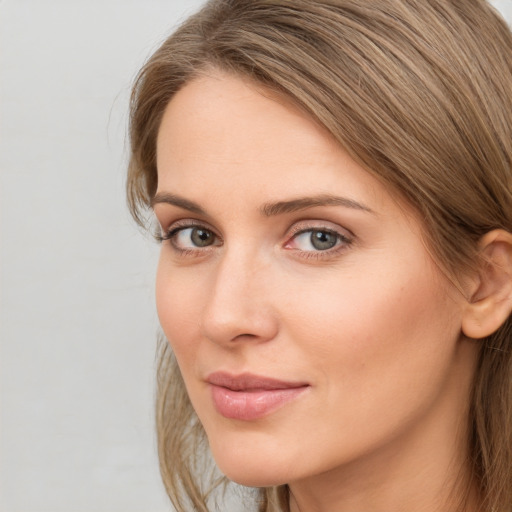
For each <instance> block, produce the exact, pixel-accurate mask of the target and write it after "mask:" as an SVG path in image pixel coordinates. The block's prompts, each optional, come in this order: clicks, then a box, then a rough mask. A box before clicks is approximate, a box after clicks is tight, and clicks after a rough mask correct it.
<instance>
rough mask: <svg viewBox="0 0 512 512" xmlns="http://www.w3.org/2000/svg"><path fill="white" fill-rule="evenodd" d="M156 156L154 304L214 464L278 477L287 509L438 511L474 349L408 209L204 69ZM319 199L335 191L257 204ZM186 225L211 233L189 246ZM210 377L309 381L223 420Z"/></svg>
mask: <svg viewBox="0 0 512 512" xmlns="http://www.w3.org/2000/svg"><path fill="white" fill-rule="evenodd" d="M157 163H158V191H157V198H156V200H155V203H154V212H155V214H156V217H157V219H158V221H159V223H160V225H161V228H162V234H163V236H164V238H166V237H167V238H169V237H168V236H167V235H168V233H169V232H172V233H173V234H172V236H171V239H170V240H169V239H167V240H164V241H163V243H162V249H161V257H160V262H159V267H158V274H157V292H156V293H157V308H158V314H159V318H160V322H161V325H162V328H163V330H164V332H165V334H166V336H167V338H168V339H169V341H170V343H171V345H172V347H173V349H174V352H175V354H176V357H177V359H178V363H179V365H180V369H181V372H182V375H183V378H184V381H185V384H186V387H187V390H188V393H189V395H190V399H191V401H192V404H193V406H194V408H195V410H196V412H197V414H198V416H199V418H200V420H201V422H202V424H203V426H204V428H205V431H206V433H207V436H208V440H209V443H210V447H211V450H212V453H213V456H214V458H215V459H216V462H217V464H218V466H219V467H220V469H221V470H222V471H223V472H224V473H225V474H226V475H227V476H228V477H229V478H231V479H233V480H235V481H237V482H239V483H242V484H244V485H249V486H270V485H279V484H283V483H288V484H289V486H290V489H291V493H292V499H291V509H292V512H297V511H300V512H312V511H315V512H317V511H318V512H320V511H330V512H332V511H338V510H339V511H343V512H356V511H357V512H361V511H365V512H379V511H382V512H384V511H386V512H389V511H390V510H393V511H401V510H403V511H406V510H407V511H423V510H425V511H429V512H432V511H435V510H448V509H447V508H446V507H447V506H448V505H450V506H454V505H453V504H454V500H455V498H456V490H457V489H458V487H457V486H458V485H459V484H461V482H462V483H463V482H464V481H465V479H466V477H467V475H468V468H467V467H466V462H465V461H466V458H465V457H466V455H467V454H466V448H465V444H464V439H465V435H466V431H465V420H466V417H467V404H468V400H469V398H468V397H469V392H470V386H471V378H472V375H473V372H474V364H475V354H476V346H475V343H474V342H470V341H468V340H467V339H466V338H464V337H463V336H462V335H461V324H462V321H463V317H464V312H465V308H466V305H467V300H466V299H465V297H464V296H463V294H461V293H460V292H458V291H457V290H456V289H455V287H454V286H453V285H452V284H451V283H450V282H449V281H448V280H447V279H446V278H445V277H444V276H443V274H442V273H441V272H440V271H439V269H438V267H437V266H436V264H435V262H433V261H432V259H431V257H430V256H429V252H428V251H427V250H426V248H425V245H424V242H423V238H422V226H421V223H420V222H419V220H418V219H417V218H416V217H415V215H414V212H413V211H412V209H411V208H409V207H408V206H407V205H405V204H403V203H401V202H400V201H397V199H396V195H392V194H391V193H390V192H389V191H388V190H387V189H386V188H385V187H384V186H383V185H382V184H381V183H380V182H379V181H378V180H377V179H375V178H374V177H373V176H371V175H370V174H369V173H368V172H366V171H365V170H364V169H363V168H361V167H360V166H359V165H358V164H357V163H356V162H354V161H353V160H351V159H350V158H349V156H348V155H347V154H346V152H345V151H343V149H342V148H341V147H340V146H339V145H338V144H336V143H335V142H334V141H333V140H332V138H331V137H330V136H329V135H328V134H327V133H326V132H325V130H324V129H322V128H321V127H319V126H318V125H317V124H315V123H314V122H313V121H312V120H311V119H309V118H308V117H307V116H305V115H304V114H303V113H301V112H299V111H298V110H297V109H295V108H294V107H293V106H292V105H290V104H289V103H288V102H287V101H286V100H283V99H280V98H277V97H275V96H274V95H272V94H271V93H269V91H263V90H262V89H261V88H258V87H257V86H255V85H254V84H252V83H250V82H248V81H247V80H243V79H241V78H239V77H235V76H230V75H226V74H222V73H220V72H216V71H213V72H211V73H210V74H205V75H204V76H201V77H200V78H197V79H195V80H194V81H192V82H190V83H189V84H187V85H186V86H185V87H184V88H183V89H182V90H181V91H180V92H179V93H177V94H176V96H175V97H174V98H173V99H172V100H171V102H170V104H169V105H168V107H167V109H166V111H165V114H164V117H163V121H162V124H161V128H160V131H159V136H158V147H157ZM169 194H172V195H173V198H172V200H171V201H170V202H172V203H178V204H169V203H170V202H169V201H168V199H169ZM326 195H335V196H338V197H342V198H345V199H348V200H349V201H345V203H344V204H336V205H335V204H327V205H316V206H310V207H307V208H303V209H300V210H297V211H286V212H283V211H280V212H276V211H274V212H273V213H274V214H273V215H268V213H269V212H268V205H269V204H270V203H278V202H283V201H289V200H294V199H297V198H302V197H304V196H307V197H311V196H314V197H318V196H320V197H322V198H325V196H326ZM175 196H179V198H181V199H185V200H187V201H189V202H193V203H194V205H195V206H194V207H192V206H191V205H190V204H188V203H186V202H184V201H182V200H180V201H176V200H175ZM354 202H357V204H358V205H360V206H361V207H354ZM266 205H267V212H266V213H267V214H265V213H263V212H262V210H264V209H265V206H266ZM196 207H199V208H200V209H201V211H199V209H198V208H196ZM281 210H282V209H281ZM190 225H198V226H200V227H201V228H202V229H204V230H207V231H206V232H207V233H208V234H209V235H210V236H211V237H212V240H213V244H212V245H208V246H204V247H198V246H197V245H196V244H195V243H194V240H195V239H193V238H191V234H193V233H192V229H191V228H190V227H189V226H190ZM308 229H309V230H310V231H309V232H306V230H308ZM312 229H316V230H324V232H325V230H327V231H328V232H329V233H331V234H332V233H335V235H332V236H333V237H334V239H335V245H334V247H333V248H330V249H328V250H318V249H316V248H315V247H314V246H313V245H312V244H311V241H310V235H311V230H312ZM176 230H178V231H176ZM297 233H301V234H297ZM215 371H224V372H229V373H230V374H236V375H238V374H241V373H244V372H250V373H253V374H258V375H263V376H266V377H272V378H275V379H280V380H285V381H293V382H305V383H307V384H308V388H307V389H306V390H305V392H303V393H301V394H300V395H299V396H298V397H297V398H296V399H294V400H292V401H291V402H289V403H286V404H285V405H284V406H283V407H281V408H279V409H277V410H276V411H274V412H271V413H270V414H268V415H266V416H264V417H263V418H259V419H256V420H254V421H241V420H237V419H229V418H225V417H224V416H222V415H221V414H219V413H218V411H217V410H216V408H215V406H214V403H213V400H212V394H211V389H210V386H209V385H208V383H207V382H206V381H205V380H206V378H207V376H208V375H209V374H211V373H212V372H215ZM471 506H472V505H471V499H470V503H469V506H468V508H466V510H471ZM452 510H454V508H452Z"/></svg>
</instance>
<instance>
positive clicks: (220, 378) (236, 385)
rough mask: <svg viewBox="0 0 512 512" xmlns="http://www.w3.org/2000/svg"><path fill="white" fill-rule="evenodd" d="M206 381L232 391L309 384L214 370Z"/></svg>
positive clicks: (264, 389) (295, 386) (272, 388)
mask: <svg viewBox="0 0 512 512" xmlns="http://www.w3.org/2000/svg"><path fill="white" fill-rule="evenodd" d="M206 382H208V383H209V384H212V385H214V386H220V387H223V388H227V389H231V390H232V391H257V390H261V391H271V390H276V389H291V388H301V387H305V386H308V383H307V382H297V381H283V380H279V379H273V378H270V377H264V376H261V375H255V374H252V373H241V374H239V375H232V374H230V373H226V372H214V373H211V374H210V375H208V377H206Z"/></svg>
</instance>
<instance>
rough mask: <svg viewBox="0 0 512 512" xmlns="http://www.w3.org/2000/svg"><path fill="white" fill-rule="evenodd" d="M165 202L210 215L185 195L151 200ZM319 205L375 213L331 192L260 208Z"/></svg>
mask: <svg viewBox="0 0 512 512" xmlns="http://www.w3.org/2000/svg"><path fill="white" fill-rule="evenodd" d="M159 203H165V204H170V205H173V206H177V207H178V208H182V209H183V210H188V211H189V212H192V213H195V214H198V215H208V214H207V212H206V210H204V209H203V208H201V207H200V206H199V205H198V204H197V203H195V202H194V201H190V200H189V199H185V198H184V197H181V196H177V195H175V194H169V193H159V194H156V195H155V197H154V198H153V199H152V200H151V207H152V208H153V207H154V206H155V205H156V204H159ZM317 206H343V207H345V208H351V209H354V210H361V211H364V212H368V213H374V212H373V211H372V210H371V209H370V208H368V206H366V205H364V204H362V203H359V202H357V201H354V200H353V199H349V198H347V197H339V196H333V195H330V194H321V195H317V196H311V197H298V198H296V199H290V200H288V201H277V202H272V203H266V204H264V205H263V206H262V207H261V208H260V210H261V213H262V214H263V215H264V216H265V217H274V216H276V215H282V214H284V213H293V212H298V211H301V210H307V209H308V208H314V207H317Z"/></svg>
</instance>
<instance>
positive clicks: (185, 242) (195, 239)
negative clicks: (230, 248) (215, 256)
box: [159, 225, 220, 251]
mask: <svg viewBox="0 0 512 512" xmlns="http://www.w3.org/2000/svg"><path fill="white" fill-rule="evenodd" d="M159 239H160V241H165V240H169V241H170V242H171V245H172V246H173V247H174V248H175V249H177V250H179V251H194V250H200V249H203V248H207V247H210V246H213V245H220V240H219V237H218V236H217V235H216V234H215V233H214V232H213V231H212V230H211V229H208V228H206V227H204V226H190V225H186V226H178V227H175V228H174V229H172V228H171V229H170V230H169V232H168V233H167V234H166V235H163V236H161V237H159Z"/></svg>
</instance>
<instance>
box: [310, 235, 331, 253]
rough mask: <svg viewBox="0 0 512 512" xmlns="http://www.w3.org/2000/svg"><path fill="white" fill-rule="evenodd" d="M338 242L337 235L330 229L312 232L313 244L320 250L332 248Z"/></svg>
mask: <svg viewBox="0 0 512 512" xmlns="http://www.w3.org/2000/svg"><path fill="white" fill-rule="evenodd" d="M336 242H337V236H336V235H335V234H334V233H329V232H328V231H313V233H311V245H312V246H313V247H314V248H315V249H318V250H319V251H325V250H327V249H332V248H333V247H334V246H335V245H336Z"/></svg>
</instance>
